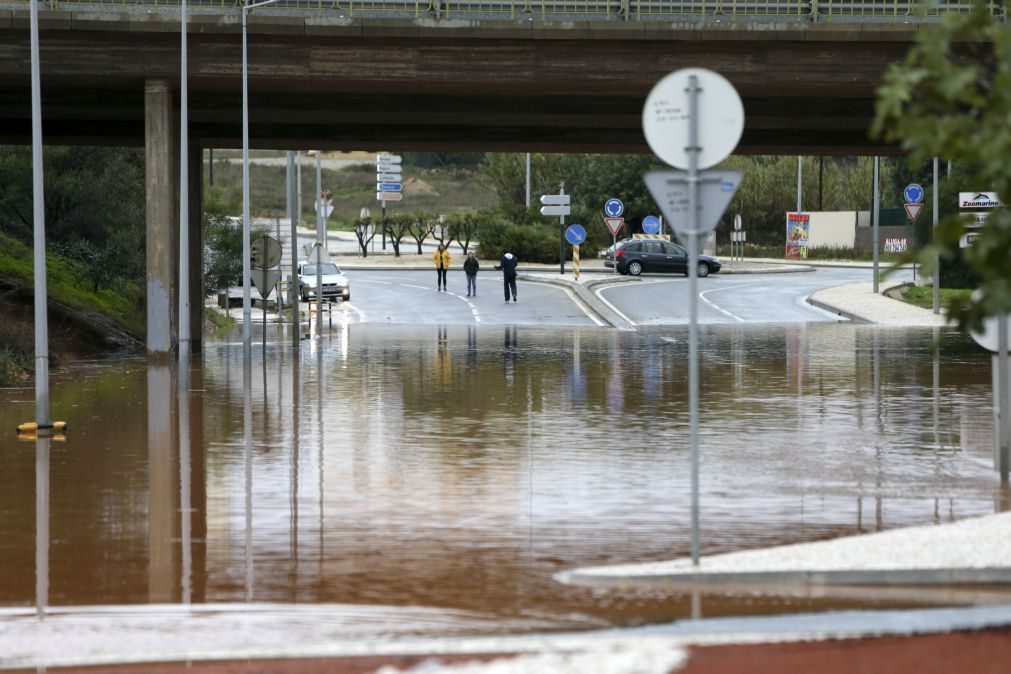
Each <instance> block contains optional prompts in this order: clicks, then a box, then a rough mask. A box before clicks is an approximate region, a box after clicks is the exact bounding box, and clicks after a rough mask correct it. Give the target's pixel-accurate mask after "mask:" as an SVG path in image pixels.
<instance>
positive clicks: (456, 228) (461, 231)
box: [446, 213, 477, 255]
mask: <svg viewBox="0 0 1011 674" xmlns="http://www.w3.org/2000/svg"><path fill="white" fill-rule="evenodd" d="M446 230H447V232H448V234H447V237H446V238H448V239H449V240H450V241H456V243H457V245H459V246H460V250H462V251H463V254H464V255H466V254H467V252H468V251H469V250H470V242H471V240H472V239H473V238H474V236H475V235H476V234H477V220H476V219H475V217H474V214H473V213H464V214H462V215H460V214H457V215H451V216H449V219H448V220H447V221H446Z"/></svg>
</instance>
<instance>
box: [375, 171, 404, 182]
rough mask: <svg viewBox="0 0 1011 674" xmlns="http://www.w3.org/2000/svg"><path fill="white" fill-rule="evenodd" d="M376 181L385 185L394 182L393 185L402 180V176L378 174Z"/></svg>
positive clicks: (397, 174)
mask: <svg viewBox="0 0 1011 674" xmlns="http://www.w3.org/2000/svg"><path fill="white" fill-rule="evenodd" d="M376 180H378V181H379V182H381V183H384V182H393V183H395V182H397V181H399V180H400V174H399V173H377V174H376Z"/></svg>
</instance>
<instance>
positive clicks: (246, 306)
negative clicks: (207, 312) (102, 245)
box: [242, 0, 278, 357]
mask: <svg viewBox="0 0 1011 674" xmlns="http://www.w3.org/2000/svg"><path fill="white" fill-rule="evenodd" d="M277 1H278V0H263V2H254V3H252V4H247V3H245V2H243V4H242V346H243V348H244V353H245V354H246V357H249V355H250V348H251V345H252V334H253V327H252V325H253V317H252V314H253V300H252V296H251V293H250V288H249V286H250V275H251V269H250V266H249V256H250V254H251V251H250V248H249V246H250V242H249V65H248V61H249V59H248V51H249V50H248V42H249V40H248V37H247V30H246V23H247V16H248V15H249V12H250V11H251V10H254V9H256V8H258V7H265V6H266V5H272V4H274V3H275V2H277Z"/></svg>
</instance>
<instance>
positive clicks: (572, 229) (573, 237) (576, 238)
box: [565, 225, 586, 246]
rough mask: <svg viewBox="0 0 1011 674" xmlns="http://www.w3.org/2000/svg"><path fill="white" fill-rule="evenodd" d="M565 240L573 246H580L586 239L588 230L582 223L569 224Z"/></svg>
mask: <svg viewBox="0 0 1011 674" xmlns="http://www.w3.org/2000/svg"><path fill="white" fill-rule="evenodd" d="M565 240H566V241H568V242H569V243H571V244H572V245H573V246H578V245H579V244H581V243H583V242H584V241H586V230H585V229H584V228H583V226H582V225H569V226H568V227H567V228H566V229H565Z"/></svg>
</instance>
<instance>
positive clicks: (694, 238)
mask: <svg viewBox="0 0 1011 674" xmlns="http://www.w3.org/2000/svg"><path fill="white" fill-rule="evenodd" d="M698 113H699V80H698V76H697V75H691V76H690V77H689V78H688V147H687V148H686V150H687V154H688V308H689V310H688V416H689V446H690V452H691V464H692V465H691V483H692V487H691V488H692V514H691V518H692V564H693V565H694V566H698V565H699V364H698V357H699V335H698V320H699V315H698V284H699V281H698V266H699V252H698V239H699V231H698V230H699V209H698V203H699V150H700V148H699V117H698ZM617 252H618V251H617V250H615V268H616V269H617V266H618V265H617Z"/></svg>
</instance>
